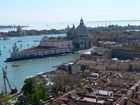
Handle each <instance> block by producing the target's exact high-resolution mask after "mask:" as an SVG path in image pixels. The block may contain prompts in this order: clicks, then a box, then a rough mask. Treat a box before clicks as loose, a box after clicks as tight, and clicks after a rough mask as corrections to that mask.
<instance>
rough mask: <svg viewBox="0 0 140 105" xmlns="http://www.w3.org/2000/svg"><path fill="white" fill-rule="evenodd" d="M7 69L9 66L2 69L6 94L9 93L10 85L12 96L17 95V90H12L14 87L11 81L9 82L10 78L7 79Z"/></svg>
mask: <svg viewBox="0 0 140 105" xmlns="http://www.w3.org/2000/svg"><path fill="white" fill-rule="evenodd" d="M6 69H7V66H5V68H2V72H3V81H4V93H5V94H6V93H7V84H8V86H9V88H10V90H11V92H10V94H15V93H17V89H16V88H14V89H12V86H11V84H10V82H9V80H8V77H7V71H6Z"/></svg>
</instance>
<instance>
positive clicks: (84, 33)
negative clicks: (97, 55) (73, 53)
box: [67, 19, 92, 50]
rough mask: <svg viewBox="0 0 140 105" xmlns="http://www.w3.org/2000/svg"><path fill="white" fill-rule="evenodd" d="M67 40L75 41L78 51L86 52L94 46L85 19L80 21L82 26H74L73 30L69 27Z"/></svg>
mask: <svg viewBox="0 0 140 105" xmlns="http://www.w3.org/2000/svg"><path fill="white" fill-rule="evenodd" d="M67 38H68V39H71V40H72V41H73V45H74V48H75V49H76V50H84V49H88V48H90V47H91V46H92V42H91V39H90V37H89V33H88V29H87V27H86V26H85V24H84V21H83V19H81V20H80V24H79V25H78V27H77V28H75V26H74V25H73V27H72V28H71V29H70V28H69V27H68V32H67Z"/></svg>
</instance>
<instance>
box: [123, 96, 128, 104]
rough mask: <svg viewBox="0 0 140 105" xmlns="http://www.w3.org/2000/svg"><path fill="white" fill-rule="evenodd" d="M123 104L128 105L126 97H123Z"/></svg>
mask: <svg viewBox="0 0 140 105" xmlns="http://www.w3.org/2000/svg"><path fill="white" fill-rule="evenodd" d="M123 105H128V98H127V97H125V98H124V104H123Z"/></svg>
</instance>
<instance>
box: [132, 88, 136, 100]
mask: <svg viewBox="0 0 140 105" xmlns="http://www.w3.org/2000/svg"><path fill="white" fill-rule="evenodd" d="M134 95H135V90H134V89H132V95H131V98H132V99H133V98H134Z"/></svg>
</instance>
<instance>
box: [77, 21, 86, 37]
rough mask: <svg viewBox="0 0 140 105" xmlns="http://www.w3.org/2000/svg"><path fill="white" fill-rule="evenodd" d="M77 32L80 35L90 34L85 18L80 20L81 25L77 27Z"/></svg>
mask: <svg viewBox="0 0 140 105" xmlns="http://www.w3.org/2000/svg"><path fill="white" fill-rule="evenodd" d="M76 34H77V35H78V36H85V35H88V30H87V27H86V26H85V25H84V22H83V19H81V20H80V24H79V26H78V27H77V28H76Z"/></svg>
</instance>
